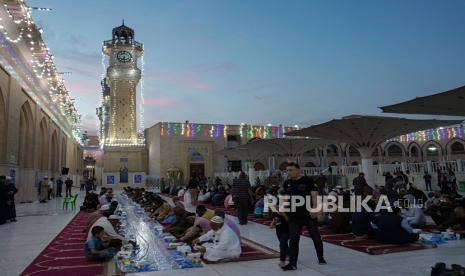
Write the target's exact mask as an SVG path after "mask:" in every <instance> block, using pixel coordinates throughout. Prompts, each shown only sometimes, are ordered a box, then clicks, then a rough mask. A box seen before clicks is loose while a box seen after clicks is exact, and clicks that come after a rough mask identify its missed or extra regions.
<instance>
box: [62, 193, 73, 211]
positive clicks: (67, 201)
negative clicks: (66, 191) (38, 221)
mask: <svg viewBox="0 0 465 276" xmlns="http://www.w3.org/2000/svg"><path fill="white" fill-rule="evenodd" d="M71 199H72V197H70V196H66V197H65V198H63V210H68V205H69V203H70V202H71Z"/></svg>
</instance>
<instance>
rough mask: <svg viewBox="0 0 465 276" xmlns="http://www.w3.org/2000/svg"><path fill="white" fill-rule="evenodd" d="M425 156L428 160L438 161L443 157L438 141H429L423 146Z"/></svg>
mask: <svg viewBox="0 0 465 276" xmlns="http://www.w3.org/2000/svg"><path fill="white" fill-rule="evenodd" d="M422 150H423V155H424V156H425V157H426V158H433V159H437V158H439V157H440V156H442V147H441V145H440V144H439V143H438V142H436V141H428V142H427V143H425V144H424V145H423V149H422Z"/></svg>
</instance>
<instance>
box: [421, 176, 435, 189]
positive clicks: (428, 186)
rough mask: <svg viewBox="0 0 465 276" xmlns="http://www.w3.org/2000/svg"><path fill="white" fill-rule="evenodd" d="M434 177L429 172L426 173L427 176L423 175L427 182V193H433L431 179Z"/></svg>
mask: <svg viewBox="0 0 465 276" xmlns="http://www.w3.org/2000/svg"><path fill="white" fill-rule="evenodd" d="M432 178H433V177H432V176H431V174H429V172H428V171H425V174H424V175H423V179H424V180H425V188H426V190H427V191H432V190H433V189H432V188H431V179H432Z"/></svg>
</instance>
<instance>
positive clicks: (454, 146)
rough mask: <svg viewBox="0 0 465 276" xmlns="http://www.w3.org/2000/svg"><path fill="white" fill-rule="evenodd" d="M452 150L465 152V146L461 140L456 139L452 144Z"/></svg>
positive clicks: (453, 152)
mask: <svg viewBox="0 0 465 276" xmlns="http://www.w3.org/2000/svg"><path fill="white" fill-rule="evenodd" d="M450 151H451V153H452V154H465V147H464V146H463V144H462V143H460V142H459V141H455V142H454V143H453V144H452V145H451V146H450Z"/></svg>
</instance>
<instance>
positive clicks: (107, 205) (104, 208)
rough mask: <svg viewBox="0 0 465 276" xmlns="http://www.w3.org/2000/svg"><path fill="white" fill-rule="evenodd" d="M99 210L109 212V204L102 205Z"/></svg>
mask: <svg viewBox="0 0 465 276" xmlns="http://www.w3.org/2000/svg"><path fill="white" fill-rule="evenodd" d="M100 210H101V211H106V210H110V205H109V204H105V205H103V206H102V207H100Z"/></svg>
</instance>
